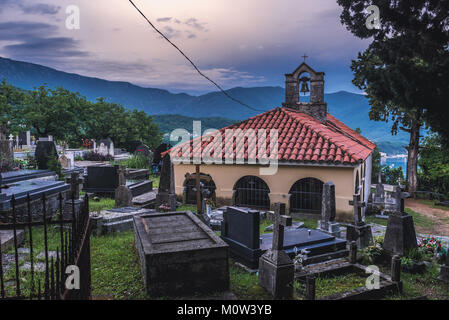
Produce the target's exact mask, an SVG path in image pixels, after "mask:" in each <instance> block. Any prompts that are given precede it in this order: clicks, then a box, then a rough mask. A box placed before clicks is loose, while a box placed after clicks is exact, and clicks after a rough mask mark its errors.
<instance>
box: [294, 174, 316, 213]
mask: <svg viewBox="0 0 449 320" xmlns="http://www.w3.org/2000/svg"><path fill="white" fill-rule="evenodd" d="M289 193H290V195H291V196H290V211H292V212H302V213H313V214H321V202H322V198H323V182H322V181H320V180H318V179H315V178H305V179H302V180H299V181H296V183H295V184H294V185H293V187H292V188H291V189H290V192H289Z"/></svg>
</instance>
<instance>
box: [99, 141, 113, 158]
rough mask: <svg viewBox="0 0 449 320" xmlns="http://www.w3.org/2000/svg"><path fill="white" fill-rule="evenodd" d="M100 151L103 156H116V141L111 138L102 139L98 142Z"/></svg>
mask: <svg viewBox="0 0 449 320" xmlns="http://www.w3.org/2000/svg"><path fill="white" fill-rule="evenodd" d="M98 145H99V147H98V153H99V154H101V155H103V156H108V155H109V156H114V155H115V154H114V143H113V142H112V140H111V139H109V138H108V139H102V140H100V141H99V142H98Z"/></svg>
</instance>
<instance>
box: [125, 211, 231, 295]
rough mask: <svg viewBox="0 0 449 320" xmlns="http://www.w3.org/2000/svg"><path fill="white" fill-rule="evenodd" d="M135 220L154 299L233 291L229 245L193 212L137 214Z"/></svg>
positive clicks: (150, 291) (138, 241)
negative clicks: (230, 276) (230, 278)
mask: <svg viewBox="0 0 449 320" xmlns="http://www.w3.org/2000/svg"><path fill="white" fill-rule="evenodd" d="M133 220H134V235H135V245H136V247H137V251H138V253H139V257H140V263H141V269H142V274H143V278H144V283H145V286H146V288H147V291H148V294H149V296H150V297H152V298H153V297H154V298H156V297H161V296H172V295H174V296H178V297H179V296H180V295H191V294H194V293H197V292H199V293H206V294H207V293H215V292H219V291H225V290H228V289H229V260H228V259H229V257H228V245H227V244H226V243H225V242H224V241H223V240H221V239H220V238H219V237H218V236H217V235H216V234H215V233H214V232H213V231H212V230H211V229H210V228H209V227H207V226H206V225H205V224H204V223H203V222H202V221H201V220H200V219H198V217H196V216H195V215H194V214H192V213H191V212H190V211H186V212H180V211H179V212H167V213H150V214H143V215H141V216H136V215H135V216H134V217H133Z"/></svg>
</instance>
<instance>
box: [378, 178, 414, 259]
mask: <svg viewBox="0 0 449 320" xmlns="http://www.w3.org/2000/svg"><path fill="white" fill-rule="evenodd" d="M409 196H410V195H409V194H408V193H407V192H402V189H401V187H399V186H396V187H395V191H394V198H395V200H396V205H395V207H396V209H395V211H394V212H392V213H390V215H389V217H388V223H387V231H386V232H385V240H384V244H383V248H384V249H385V250H386V251H387V252H389V253H390V254H397V255H405V254H406V253H407V251H408V250H409V249H412V248H416V247H418V244H417V242H416V232H415V225H414V223H413V217H412V216H410V215H409V214H407V213H406V212H405V210H404V198H406V197H409Z"/></svg>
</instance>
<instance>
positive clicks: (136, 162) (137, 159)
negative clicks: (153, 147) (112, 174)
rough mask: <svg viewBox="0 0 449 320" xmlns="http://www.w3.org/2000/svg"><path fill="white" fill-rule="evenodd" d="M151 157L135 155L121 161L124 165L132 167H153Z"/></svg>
mask: <svg viewBox="0 0 449 320" xmlns="http://www.w3.org/2000/svg"><path fill="white" fill-rule="evenodd" d="M151 162H152V159H151V157H144V156H137V155H133V156H132V157H131V158H129V159H126V160H124V161H120V163H117V164H120V165H122V166H125V167H127V168H132V169H151Z"/></svg>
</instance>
